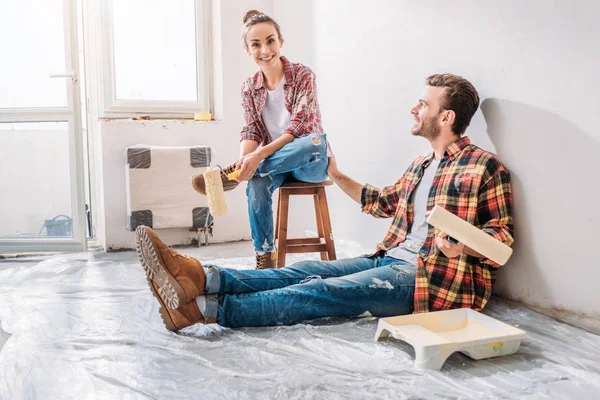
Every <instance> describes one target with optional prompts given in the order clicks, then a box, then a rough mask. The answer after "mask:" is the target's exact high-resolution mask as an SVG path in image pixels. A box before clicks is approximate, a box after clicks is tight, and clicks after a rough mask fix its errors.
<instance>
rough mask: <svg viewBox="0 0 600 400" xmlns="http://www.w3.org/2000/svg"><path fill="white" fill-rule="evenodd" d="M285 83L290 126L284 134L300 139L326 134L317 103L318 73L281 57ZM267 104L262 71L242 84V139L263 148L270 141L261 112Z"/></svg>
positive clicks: (284, 90)
mask: <svg viewBox="0 0 600 400" xmlns="http://www.w3.org/2000/svg"><path fill="white" fill-rule="evenodd" d="M281 61H282V62H283V73H284V76H285V83H284V85H283V92H284V94H285V108H287V110H288V111H289V112H290V114H291V118H290V124H289V125H288V127H287V129H286V130H285V131H284V132H283V133H284V134H285V133H289V134H292V135H294V136H295V137H300V136H303V135H307V134H309V133H323V127H322V126H321V111H320V110H319V102H318V100H317V84H316V80H315V74H314V73H313V72H312V71H311V70H310V68H308V67H307V66H304V65H302V64H298V63H292V62H289V61H288V59H287V58H285V57H283V56H282V57H281ZM266 102H267V88H266V87H265V80H264V77H263V74H262V72H261V71H258V72H257V73H256V74H254V75H253V76H251V77H250V78H248V79H246V81H245V82H244V83H243V84H242V107H243V108H244V119H245V120H246V125H245V126H244V127H243V128H242V132H241V139H240V140H254V141H256V142H259V143H261V144H263V145H267V144H269V143H270V142H271V135H269V132H268V131H267V128H266V127H265V123H264V121H263V119H262V116H261V111H262V109H263V107H264V106H265V103H266Z"/></svg>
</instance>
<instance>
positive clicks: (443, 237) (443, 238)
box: [435, 232, 465, 258]
mask: <svg viewBox="0 0 600 400" xmlns="http://www.w3.org/2000/svg"><path fill="white" fill-rule="evenodd" d="M447 238H448V235H447V234H445V233H444V232H440V233H438V235H437V237H436V238H435V243H436V244H437V245H438V247H439V249H440V251H441V252H442V253H444V255H445V256H446V257H448V258H455V257H458V256H460V255H461V254H462V253H463V251H464V248H465V245H464V244H462V243H457V244H454V243H450V242H449V241H448V239H447Z"/></svg>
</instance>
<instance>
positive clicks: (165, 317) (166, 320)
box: [146, 279, 179, 332]
mask: <svg viewBox="0 0 600 400" xmlns="http://www.w3.org/2000/svg"><path fill="white" fill-rule="evenodd" d="M146 281H148V286H149V287H150V290H151V291H152V295H153V296H154V297H155V298H156V300H158V303H159V304H160V307H159V308H158V313H159V314H160V318H161V319H162V322H163V324H164V325H165V328H167V330H168V331H171V332H177V331H178V330H179V329H177V327H176V326H175V324H174V323H173V320H172V319H171V316H170V315H169V311H168V310H167V306H166V305H165V303H164V302H163V300H162V298H161V297H160V295H159V294H158V293H157V292H156V289H155V288H154V285H153V284H152V281H151V280H150V279H146Z"/></svg>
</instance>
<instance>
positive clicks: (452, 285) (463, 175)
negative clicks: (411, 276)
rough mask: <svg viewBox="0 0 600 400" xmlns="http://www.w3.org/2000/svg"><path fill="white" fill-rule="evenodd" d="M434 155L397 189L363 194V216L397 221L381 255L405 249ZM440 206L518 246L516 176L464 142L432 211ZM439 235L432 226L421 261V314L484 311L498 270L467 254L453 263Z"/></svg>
mask: <svg viewBox="0 0 600 400" xmlns="http://www.w3.org/2000/svg"><path fill="white" fill-rule="evenodd" d="M433 156H434V154H433V153H431V154H429V155H427V156H421V157H418V158H417V159H416V160H415V161H413V162H412V164H411V165H410V166H409V167H408V169H407V170H406V172H405V173H404V175H403V176H402V177H401V178H400V179H399V180H398V181H397V182H396V184H395V185H394V186H389V187H385V188H383V189H377V188H375V187H373V186H371V185H369V184H367V185H365V187H364V188H363V190H362V196H361V197H362V198H361V202H362V209H363V212H365V213H368V214H371V215H373V216H375V217H377V218H393V221H392V224H391V226H390V228H389V230H388V233H387V235H386V236H385V238H384V239H383V242H381V243H379V244H378V245H377V251H378V252H380V251H387V250H390V249H391V248H393V247H395V246H397V245H398V244H399V243H402V242H403V241H404V240H405V239H406V234H407V233H408V230H409V228H410V226H411V225H412V222H413V204H412V202H411V201H409V200H410V199H411V196H412V194H413V191H414V189H415V187H416V186H417V184H418V183H419V181H420V180H421V177H422V176H423V169H424V168H426V167H427V166H428V165H429V163H430V162H431V160H432V159H433ZM435 205H440V206H442V207H444V208H445V209H447V210H448V211H450V212H452V213H454V214H455V215H457V216H459V217H460V218H462V219H464V220H465V221H467V222H469V223H471V224H473V225H475V226H476V227H477V228H479V229H482V230H483V231H485V232H486V233H488V234H489V235H491V236H493V237H494V238H496V239H498V240H500V241H501V242H503V243H505V244H506V245H508V246H511V245H512V244H513V242H514V239H513V219H512V213H511V208H512V193H511V188H510V175H509V173H508V171H507V170H506V169H505V168H504V166H503V165H502V164H501V163H500V162H499V161H498V160H497V159H496V158H495V157H494V155H492V154H491V153H489V152H486V151H484V150H482V149H480V148H479V147H477V146H475V145H472V144H471V142H470V140H469V138H468V137H463V138H461V139H459V140H458V141H456V142H454V143H453V144H451V145H450V146H448V148H447V149H446V152H445V154H444V157H443V158H442V159H441V160H440V164H439V167H438V169H437V171H436V174H435V178H434V179H433V183H432V186H431V190H430V191H429V198H428V201H427V210H428V211H431V209H432V208H433V207H434V206H435ZM438 233H439V230H437V229H435V228H434V227H433V226H431V225H430V226H429V231H428V233H427V238H426V239H425V243H424V244H423V247H422V248H421V250H420V251H419V257H418V258H417V273H416V282H415V299H414V307H415V312H416V313H421V312H427V311H438V310H447V309H452V308H462V307H469V308H473V309H474V310H481V309H482V308H483V307H484V306H485V304H486V303H487V301H488V300H489V298H490V296H491V294H492V285H493V284H494V281H495V280H496V268H498V267H499V265H498V264H496V263H494V262H493V261H491V260H489V259H485V258H482V259H479V258H477V257H473V256H469V255H466V254H462V255H461V256H459V257H456V258H451V259H449V258H447V257H446V256H445V255H444V254H443V253H442V252H441V251H440V250H439V248H438V247H437V245H436V244H435V237H436V236H437V234H438Z"/></svg>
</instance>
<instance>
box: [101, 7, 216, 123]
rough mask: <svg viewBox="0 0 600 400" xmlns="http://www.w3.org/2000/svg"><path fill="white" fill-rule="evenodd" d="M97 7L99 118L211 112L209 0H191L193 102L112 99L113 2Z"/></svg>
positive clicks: (113, 88) (170, 116) (113, 94)
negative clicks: (99, 80)
mask: <svg viewBox="0 0 600 400" xmlns="http://www.w3.org/2000/svg"><path fill="white" fill-rule="evenodd" d="M97 1H98V3H97V4H98V5H99V7H100V11H101V13H100V14H101V15H100V19H99V20H96V23H100V26H101V27H105V29H99V30H98V31H100V32H101V38H100V39H101V43H102V45H101V48H100V52H101V70H102V71H101V74H100V77H101V79H102V83H101V89H100V91H99V92H100V94H101V96H102V100H101V101H100V104H99V105H100V117H102V118H127V117H134V116H140V115H143V116H151V117H157V118H161V117H162V118H166V117H169V118H172V117H179V118H190V117H193V114H194V113H205V112H212V108H213V104H214V99H213V92H212V81H211V77H212V68H211V67H212V57H211V55H212V51H211V39H212V38H211V26H210V22H211V9H210V1H209V0H194V10H195V12H194V15H195V25H196V30H195V31H196V35H195V42H196V82H197V90H198V92H197V95H198V100H197V101H173V100H122V99H117V98H116V80H115V54H114V37H113V11H112V10H113V1H114V0H97Z"/></svg>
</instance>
